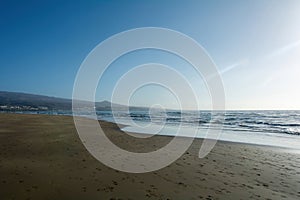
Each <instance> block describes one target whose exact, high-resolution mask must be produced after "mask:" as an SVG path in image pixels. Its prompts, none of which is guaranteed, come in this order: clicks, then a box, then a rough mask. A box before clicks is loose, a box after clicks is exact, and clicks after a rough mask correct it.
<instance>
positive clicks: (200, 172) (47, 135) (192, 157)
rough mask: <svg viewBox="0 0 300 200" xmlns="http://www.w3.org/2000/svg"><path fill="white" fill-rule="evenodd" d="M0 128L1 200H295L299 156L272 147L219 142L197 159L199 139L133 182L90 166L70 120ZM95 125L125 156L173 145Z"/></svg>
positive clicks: (18, 121)
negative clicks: (172, 160) (172, 159)
mask: <svg viewBox="0 0 300 200" xmlns="http://www.w3.org/2000/svg"><path fill="white" fill-rule="evenodd" d="M0 120H1V123H0V143H1V144H0V148H1V151H0V174H1V175H2V176H1V177H0V184H1V187H2V189H1V190H0V197H3V198H4V199H27V198H30V199H47V198H50V199H69V198H72V199H75V200H76V199H96V198H99V199H110V198H112V199H249V198H251V199H267V198H269V199H298V198H300V193H299V191H298V190H299V188H300V181H299V180H300V155H298V154H293V153H289V152H286V151H285V150H281V149H280V150H279V148H277V147H266V146H257V145H252V144H250V145H248V144H243V143H232V142H226V141H225V142H222V141H218V142H217V144H216V146H215V147H214V148H213V150H212V151H211V152H210V153H209V154H208V156H206V157H205V158H203V159H199V158H198V151H199V148H200V146H201V142H202V139H196V140H194V141H193V143H192V145H191V146H190V148H189V149H188V150H187V151H186V152H185V153H184V155H182V156H181V157H180V158H179V159H178V160H176V161H175V162H174V163H172V164H170V165H169V166H167V167H165V168H163V169H160V170H158V171H154V172H148V173H144V174H130V173H124V172H120V171H117V170H114V169H111V168H109V167H107V166H105V165H103V164H102V163H100V162H99V161H97V160H96V159H95V158H93V157H92V156H91V155H90V154H89V152H87V150H86V149H85V148H84V146H83V144H82V143H81V141H80V139H79V137H78V134H77V132H76V129H75V127H74V123H73V119H72V117H70V116H54V115H24V114H20V115H16V114H0ZM86 120H88V119H86ZM99 123H101V126H102V128H103V129H105V132H106V133H107V134H108V135H107V136H108V137H109V138H110V139H111V140H112V142H114V143H115V144H116V145H118V146H120V147H121V148H123V149H126V150H130V151H135V152H149V151H153V150H156V149H158V148H160V147H161V146H164V145H165V144H167V143H168V142H169V141H170V139H171V138H172V137H169V136H156V137H152V138H149V139H140V138H133V137H130V136H128V135H126V134H124V132H122V131H120V129H119V128H118V126H117V125H116V124H113V123H110V122H105V121H100V122H99ZM143 140H145V141H143Z"/></svg>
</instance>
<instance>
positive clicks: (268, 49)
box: [0, 0, 300, 109]
mask: <svg viewBox="0 0 300 200" xmlns="http://www.w3.org/2000/svg"><path fill="white" fill-rule="evenodd" d="M147 26H157V27H165V28H170V29H174V30H177V31H180V32H182V33H184V34H187V35H188V36H190V37H192V38H194V39H195V40H196V41H197V42H198V43H200V44H201V45H202V46H203V47H204V48H205V49H206V50H207V51H208V53H209V54H210V56H211V57H212V59H213V60H214V61H215V63H216V65H217V67H218V69H219V70H220V71H221V73H222V78H223V82H224V87H225V92H226V98H227V101H226V104H227V108H228V109H300V94H299V92H298V91H299V89H298V87H299V85H300V79H299V75H300V42H299V41H300V2H299V1H297V0H294V1H289V0H287V1H283V0H282V1H279V0H277V1H271V0H265V1H260V0H256V1H250V0H249V1H246V0H245V1H221V0H219V1H63V2H61V1H53V0H52V1H48V2H47V1H20V2H19V1H1V3H0V29H1V37H0V44H1V45H0V59H1V65H0V69H1V73H0V79H1V84H0V90H5V91H18V92H28V93H35V94H43V95H50V96H57V97H66V98H70V97H71V95H72V88H73V83H74V80H75V76H76V73H77V70H78V69H79V67H80V64H81V63H82V61H83V60H84V58H85V57H86V56H87V55H88V53H89V52H90V51H91V50H92V49H93V48H94V47H95V46H96V45H97V44H99V43H100V42H101V41H103V40H105V39H107V38H108V37H110V36H111V35H113V34H116V33H119V32H121V31H125V30H128V29H132V28H138V27H147ZM121 61H122V58H121V59H120V61H119V62H116V63H114V64H113V65H112V66H111V69H110V70H108V72H107V74H106V76H105V77H104V79H103V81H102V82H100V84H99V90H98V91H97V100H102V99H109V98H110V91H111V88H112V86H113V85H114V83H115V81H116V80H117V79H118V76H121V74H122V70H119V69H120V66H127V67H124V68H122V69H130V68H131V67H133V65H134V64H141V63H143V62H153V61H156V62H162V63H166V64H170V65H176V66H175V68H176V67H177V68H178V69H180V70H182V73H184V74H185V75H186V76H187V77H189V78H190V79H191V82H192V84H194V85H195V88H196V90H197V92H198V93H199V94H198V95H199V97H200V98H201V99H202V100H203V101H202V105H203V108H204V109H205V108H207V106H208V105H209V103H208V102H207V100H208V98H207V97H208V94H207V92H204V90H205V88H204V84H203V83H202V80H200V79H199V80H197V78H196V77H194V75H193V72H192V71H190V70H188V69H187V68H188V66H187V65H185V64H184V63H181V61H179V60H177V59H176V58H173V57H172V56H169V55H159V52H152V51H148V52H147V51H144V52H141V53H136V54H135V55H129V56H128V58H127V59H125V58H124V59H123V61H124V62H121ZM162 96H164V92H162V91H161V89H157V88H156V87H153V88H151V86H149V87H148V88H144V89H141V90H140V93H137V94H135V97H136V100H134V99H133V102H132V103H133V104H138V105H141V104H145V105H150V104H151V103H155V102H156V101H162V102H164V103H165V104H166V103H167V102H169V101H170V98H171V97H170V96H168V95H165V96H168V97H165V98H161V97H162ZM155 97H157V98H155ZM119 103H122V100H119ZM189 106H190V105H186V107H189Z"/></svg>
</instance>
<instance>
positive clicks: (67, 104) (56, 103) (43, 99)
mask: <svg viewBox="0 0 300 200" xmlns="http://www.w3.org/2000/svg"><path fill="white" fill-rule="evenodd" d="M95 106H96V110H111V106H113V107H114V108H115V109H118V110H125V109H128V107H127V106H124V105H120V104H112V103H111V102H109V101H101V102H96V103H95ZM71 109H72V100H71V99H64V98H57V97H49V96H43V95H35V94H27V93H19V92H5V91H0V110H2V111H3V110H6V111H9V110H71ZM134 109H147V108H141V107H130V110H134Z"/></svg>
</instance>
